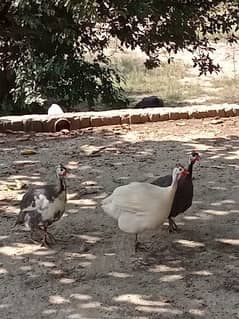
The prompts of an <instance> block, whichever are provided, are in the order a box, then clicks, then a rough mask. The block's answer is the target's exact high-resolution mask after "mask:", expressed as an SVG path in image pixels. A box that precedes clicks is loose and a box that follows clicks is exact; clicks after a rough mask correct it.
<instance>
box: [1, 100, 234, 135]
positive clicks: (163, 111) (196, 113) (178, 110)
mask: <svg viewBox="0 0 239 319" xmlns="http://www.w3.org/2000/svg"><path fill="white" fill-rule="evenodd" d="M232 116H239V105H237V104H220V105H210V106H190V107H175V108H166V107H163V108H146V109H124V110H112V111H102V112H78V113H64V114H61V115H56V116H50V115H45V114H43V115H42V114H32V115H22V116H4V117H0V132H6V131H8V130H12V131H25V132H55V131H56V130H60V129H61V127H64V128H68V129H69V130H77V129H82V128H87V127H99V126H105V125H121V124H140V123H146V122H158V121H168V120H181V119H202V118H208V117H232Z"/></svg>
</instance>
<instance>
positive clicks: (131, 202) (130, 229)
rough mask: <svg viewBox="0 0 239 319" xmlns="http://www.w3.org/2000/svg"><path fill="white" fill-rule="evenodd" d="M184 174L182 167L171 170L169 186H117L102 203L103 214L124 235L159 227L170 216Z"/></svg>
mask: <svg viewBox="0 0 239 319" xmlns="http://www.w3.org/2000/svg"><path fill="white" fill-rule="evenodd" d="M185 174H187V170H185V169H184V168H183V167H182V166H180V167H176V168H174V170H173V181H172V184H171V185H170V186H169V187H159V186H156V185H152V184H149V183H139V182H133V183H130V184H128V185H124V186H120V187H117V188H116V189H115V190H114V191H113V193H112V194H111V195H110V196H109V197H107V198H105V199H104V200H103V201H102V208H103V210H104V211H105V213H106V214H108V215H109V216H111V217H113V218H114V219H116V220H117V221H118V226H119V228H120V229H121V230H122V231H124V232H127V233H132V234H136V235H137V234H138V233H141V232H143V231H145V230H150V229H151V230H152V229H156V228H158V227H159V226H160V225H161V224H163V223H164V221H165V220H166V218H167V217H168V216H169V213H170V210H171V207H172V203H173V199H174V195H175V192H176V189H177V182H178V180H179V178H180V177H181V176H182V175H185Z"/></svg>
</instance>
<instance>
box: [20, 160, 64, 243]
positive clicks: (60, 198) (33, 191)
mask: <svg viewBox="0 0 239 319" xmlns="http://www.w3.org/2000/svg"><path fill="white" fill-rule="evenodd" d="M66 174H67V169H66V168H65V167H64V166H63V165H62V164H59V165H57V167H56V175H57V177H58V179H59V185H45V186H43V187H41V188H30V189H29V190H28V191H27V192H26V193H25V194H24V196H23V198H22V200H21V203H20V213H19V215H18V217H17V221H16V224H15V225H18V224H19V225H21V224H24V225H25V226H26V228H27V229H28V230H30V238H31V240H32V241H34V242H35V240H34V238H33V235H34V234H35V233H36V232H41V233H42V232H43V238H42V245H44V246H46V247H47V246H49V245H50V244H51V243H52V242H55V239H54V237H53V235H52V234H51V233H49V232H48V230H47V229H48V226H50V225H51V224H53V223H54V222H56V221H58V220H59V219H60V218H61V217H62V215H63V214H64V212H65V206H66V182H65V176H66Z"/></svg>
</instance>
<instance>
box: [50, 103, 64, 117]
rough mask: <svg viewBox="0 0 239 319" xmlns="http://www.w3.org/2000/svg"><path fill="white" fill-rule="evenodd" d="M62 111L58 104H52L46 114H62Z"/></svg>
mask: <svg viewBox="0 0 239 319" xmlns="http://www.w3.org/2000/svg"><path fill="white" fill-rule="evenodd" d="M63 113H64V111H63V110H62V108H61V107H60V106H59V105H58V104H52V105H51V106H50V107H49V109H48V115H57V114H63Z"/></svg>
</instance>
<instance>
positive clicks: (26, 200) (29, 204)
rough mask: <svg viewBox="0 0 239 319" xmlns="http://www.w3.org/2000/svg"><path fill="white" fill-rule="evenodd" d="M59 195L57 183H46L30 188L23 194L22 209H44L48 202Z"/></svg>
mask: <svg viewBox="0 0 239 319" xmlns="http://www.w3.org/2000/svg"><path fill="white" fill-rule="evenodd" d="M56 196H57V188H56V186H55V185H46V186H44V187H41V188H30V189H29V190H28V191H27V192H26V193H25V194H24V196H23V198H22V200H21V203H20V210H21V211H24V210H28V209H30V210H31V209H40V210H41V209H43V207H45V206H46V203H47V202H50V201H52V200H54V198H55V197H56ZM43 199H44V201H43Z"/></svg>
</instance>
